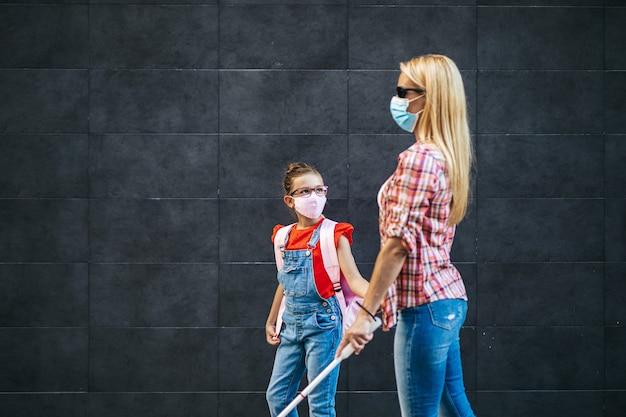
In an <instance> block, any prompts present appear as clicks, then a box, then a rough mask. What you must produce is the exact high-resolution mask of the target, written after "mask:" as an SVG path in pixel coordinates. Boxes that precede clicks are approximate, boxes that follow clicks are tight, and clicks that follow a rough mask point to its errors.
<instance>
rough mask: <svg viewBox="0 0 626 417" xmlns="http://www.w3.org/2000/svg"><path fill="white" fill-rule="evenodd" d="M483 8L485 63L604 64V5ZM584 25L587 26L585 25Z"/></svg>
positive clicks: (481, 58) (481, 53) (503, 66)
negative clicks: (601, 6) (583, 28)
mask: <svg viewBox="0 0 626 417" xmlns="http://www.w3.org/2000/svg"><path fill="white" fill-rule="evenodd" d="M538 3H542V2H538ZM544 4H545V3H544ZM538 5H539V4H538ZM546 6H547V4H546ZM550 6H553V5H552V4H550ZM477 10H478V17H477V20H478V22H477V25H476V27H477V28H478V35H477V38H478V48H477V50H478V67H479V68H481V69H497V70H512V69H518V70H527V69H537V70H549V69H561V70H568V69H576V70H597V69H603V67H604V56H603V44H604V10H603V9H602V8H599V7H594V8H591V7H589V8H587V7H576V8H574V7H480V8H478V9H477ZM581 26H584V27H585V30H580V27H581Z"/></svg>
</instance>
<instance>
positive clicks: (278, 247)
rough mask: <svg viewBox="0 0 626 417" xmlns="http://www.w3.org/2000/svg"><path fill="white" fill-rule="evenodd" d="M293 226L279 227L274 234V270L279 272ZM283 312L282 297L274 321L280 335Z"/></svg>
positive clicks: (283, 303) (283, 302) (283, 301)
mask: <svg viewBox="0 0 626 417" xmlns="http://www.w3.org/2000/svg"><path fill="white" fill-rule="evenodd" d="M294 225H295V223H292V224H290V225H288V226H284V227H281V228H280V229H278V231H277V232H276V236H274V257H275V258H276V269H277V270H278V271H280V270H281V269H282V267H283V263H284V262H283V251H282V249H283V248H284V247H285V245H286V244H287V240H288V239H289V232H290V231H291V228H292V227H293V226H294ZM284 311H285V297H283V299H282V302H281V303H280V308H279V309H278V317H277V319H276V331H277V332H278V333H280V330H281V329H282V326H283V312H284Z"/></svg>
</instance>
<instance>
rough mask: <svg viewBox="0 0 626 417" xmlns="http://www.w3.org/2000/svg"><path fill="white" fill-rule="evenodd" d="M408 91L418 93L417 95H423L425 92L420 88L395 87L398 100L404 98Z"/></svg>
mask: <svg viewBox="0 0 626 417" xmlns="http://www.w3.org/2000/svg"><path fill="white" fill-rule="evenodd" d="M409 91H415V92H416V93H419V94H424V93H425V92H426V90H422V89H421V88H402V87H396V93H397V94H398V97H400V98H406V93H408V92H409Z"/></svg>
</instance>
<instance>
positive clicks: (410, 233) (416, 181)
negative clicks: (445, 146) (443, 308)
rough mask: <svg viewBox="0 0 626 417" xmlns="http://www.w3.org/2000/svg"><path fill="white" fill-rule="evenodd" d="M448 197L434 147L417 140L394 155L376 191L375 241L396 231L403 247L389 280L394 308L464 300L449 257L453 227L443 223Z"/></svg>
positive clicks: (460, 281) (440, 157)
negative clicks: (402, 255)
mask: <svg viewBox="0 0 626 417" xmlns="http://www.w3.org/2000/svg"><path fill="white" fill-rule="evenodd" d="M451 201H452V192H451V190H450V187H449V185H448V179H447V171H446V162H445V159H444V158H443V155H442V154H441V152H439V151H438V150H437V148H435V147H434V146H429V145H425V144H423V143H419V142H417V143H415V144H414V145H413V146H411V147H410V148H408V149H407V150H405V151H404V152H402V153H401V154H400V155H399V156H398V166H397V168H396V170H395V172H394V173H393V175H391V177H389V179H388V180H387V181H386V182H385V183H384V184H383V186H382V187H381V189H380V191H379V193H378V206H379V230H380V238H381V245H384V244H385V241H386V240H387V239H389V238H391V237H398V238H400V239H402V240H403V242H404V245H405V246H406V248H407V249H408V250H409V254H408V257H407V259H406V261H405V263H404V266H403V267H402V271H401V272H400V275H398V277H397V278H396V281H395V284H396V291H397V309H398V311H399V310H402V309H405V308H409V307H414V306H418V305H422V304H425V303H431V302H433V301H437V300H444V299H451V298H460V299H463V300H467V293H466V291H465V285H464V284H463V279H462V278H461V274H460V273H459V271H457V269H456V268H455V267H454V265H452V263H451V262H450V248H451V247H452V240H453V239H454V232H455V230H456V227H455V226H448V225H447V221H448V218H449V216H450V203H451Z"/></svg>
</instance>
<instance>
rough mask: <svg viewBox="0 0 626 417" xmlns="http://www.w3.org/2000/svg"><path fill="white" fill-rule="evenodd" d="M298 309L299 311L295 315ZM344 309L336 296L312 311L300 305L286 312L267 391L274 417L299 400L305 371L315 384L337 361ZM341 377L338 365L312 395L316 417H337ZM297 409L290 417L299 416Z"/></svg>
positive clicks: (311, 403) (314, 307)
mask: <svg viewBox="0 0 626 417" xmlns="http://www.w3.org/2000/svg"><path fill="white" fill-rule="evenodd" d="M294 309H295V310H297V311H296V312H295V314H294ZM340 317H341V310H339V304H338V303H337V299H336V298H335V297H331V298H329V299H328V300H327V301H325V302H322V303H319V304H311V305H310V308H307V306H303V305H300V306H298V307H292V308H287V309H286V310H285V312H284V313H283V323H284V324H283V330H282V332H281V333H280V345H278V349H277V350H276V358H275V359H274V369H273V371H272V377H271V379H270V384H269V387H268V389H267V394H266V398H267V403H268V405H269V408H270V414H271V415H272V417H275V416H277V415H278V414H280V412H281V411H283V410H284V409H285V408H287V406H288V405H289V403H291V401H292V400H293V399H294V398H295V397H296V395H297V393H298V386H299V385H300V380H301V379H302V377H303V375H304V373H305V371H308V374H307V379H308V380H309V382H310V381H312V380H313V379H314V378H315V377H316V376H317V375H319V374H320V373H321V372H322V371H323V370H324V368H326V367H327V366H328V365H329V364H330V363H331V362H332V361H333V359H334V353H335V351H336V350H337V346H339V342H340V341H341V318H340ZM338 378H339V367H338V366H337V367H336V368H335V369H334V370H333V371H332V372H331V373H330V374H329V375H328V376H327V377H326V378H324V379H323V380H322V381H321V382H320V383H319V385H318V386H317V387H315V389H314V390H313V391H312V392H311V393H310V394H309V396H308V399H309V413H310V415H311V416H313V417H322V416H323V417H335V392H336V390H337V380H338ZM297 416H298V412H297V410H296V409H294V410H293V411H292V412H291V413H290V414H289V417H297Z"/></svg>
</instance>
